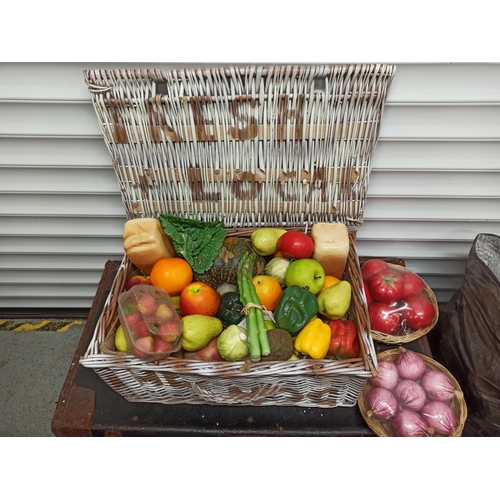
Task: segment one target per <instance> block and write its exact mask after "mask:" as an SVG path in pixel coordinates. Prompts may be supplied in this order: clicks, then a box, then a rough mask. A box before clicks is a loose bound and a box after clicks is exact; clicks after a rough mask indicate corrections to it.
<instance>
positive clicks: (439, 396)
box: [422, 370, 455, 401]
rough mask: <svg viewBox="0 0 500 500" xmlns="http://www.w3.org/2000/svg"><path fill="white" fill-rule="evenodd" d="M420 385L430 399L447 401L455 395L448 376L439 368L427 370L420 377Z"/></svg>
mask: <svg viewBox="0 0 500 500" xmlns="http://www.w3.org/2000/svg"><path fill="white" fill-rule="evenodd" d="M422 387H423V388H424V390H425V392H426V393H427V395H428V396H429V398H430V399H433V400H436V401H449V400H450V399H453V396H454V395H455V387H453V383H452V382H451V380H450V377H448V375H446V373H444V372H442V371H441V370H429V371H428V372H427V373H425V374H424V376H423V377H422Z"/></svg>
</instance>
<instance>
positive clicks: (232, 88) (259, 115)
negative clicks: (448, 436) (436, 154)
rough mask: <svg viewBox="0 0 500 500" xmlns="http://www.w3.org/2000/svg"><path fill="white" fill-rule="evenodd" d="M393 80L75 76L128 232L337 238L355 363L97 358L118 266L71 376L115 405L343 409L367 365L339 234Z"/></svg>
mask: <svg viewBox="0 0 500 500" xmlns="http://www.w3.org/2000/svg"><path fill="white" fill-rule="evenodd" d="M394 74H395V67H394V66H391V65H382V64H377V65H334V66H279V67H278V66H270V67H267V68H265V67H261V66H248V67H229V68H205V69H202V70H171V71H166V70H136V71H129V70H123V71H121V70H86V71H85V72H84V76H85V82H86V84H87V86H88V88H89V91H90V92H91V95H92V100H93V104H94V109H95V111H96V114H97V117H98V121H99V124H100V126H101V130H102V133H103V136H104V140H105V142H106V145H107V147H108V149H109V151H110V154H111V157H112V161H113V166H114V169H115V173H116V175H117V177H118V181H119V186H120V190H121V194H122V200H123V203H124V205H125V209H126V212H127V217H128V218H129V219H130V218H136V217H157V216H158V215H160V214H162V213H170V214H173V215H177V216H180V217H185V218H196V219H199V220H205V221H213V220H221V221H222V222H223V223H224V225H225V227H226V228H227V234H228V236H241V237H249V235H250V234H251V232H252V231H253V230H254V229H255V228H257V227H264V226H268V227H283V228H287V229H288V228H290V229H291V228H300V229H302V230H305V231H308V229H309V228H310V227H311V226H312V225H313V224H314V223H315V222H343V223H345V224H346V225H347V226H348V227H349V228H350V230H349V240H350V249H349V256H348V262H347V266H346V270H345V275H344V279H347V280H348V281H349V282H350V283H351V285H352V290H353V293H352V302H351V307H350V309H349V312H348V314H347V316H348V318H349V319H352V320H353V321H354V322H355V323H356V325H357V328H358V333H359V336H360V340H361V356H360V357H359V358H356V359H351V360H344V361H337V360H312V359H310V360H298V361H286V362H278V361H270V362H266V361H260V362H258V363H252V364H250V365H248V364H247V363H243V362H239V363H238V362H236V363H230V362H211V363H208V362H202V361H197V360H185V359H178V358H176V357H174V356H170V357H169V358H168V359H166V360H164V361H161V362H158V363H145V362H143V361H141V360H140V359H137V358H135V357H133V356H130V355H126V354H125V355H118V354H116V353H110V352H109V347H110V346H109V343H110V341H109V339H110V338H111V337H112V335H113V334H114V331H115V329H116V327H117V325H118V319H117V297H118V295H119V294H120V292H121V291H122V290H123V288H124V284H125V282H126V279H127V278H128V276H129V274H130V270H131V263H130V262H129V261H128V259H127V258H126V257H124V259H123V261H122V263H121V266H120V269H119V271H118V274H117V276H116V279H115V281H114V283H113V286H112V290H111V292H110V294H109V296H108V298H107V301H106V303H105V306H104V309H103V311H102V314H101V317H100V318H99V320H98V323H97V326H96V329H95V332H94V336H93V338H92V340H91V343H90V345H89V347H88V349H87V351H86V352H85V354H84V355H83V356H82V359H81V360H80V362H81V364H82V365H84V366H86V367H89V368H92V369H94V370H95V372H96V373H97V374H98V375H99V376H100V377H101V378H102V379H103V380H104V381H105V382H106V383H107V384H108V385H109V386H110V387H111V388H113V389H114V390H116V391H117V392H118V393H120V394H122V395H123V396H124V397H125V398H126V399H127V400H129V401H138V402H155V403H164V404H180V403H189V404H217V405H283V406H308V407H325V408H328V407H335V406H355V405H356V403H357V400H358V397H359V395H360V394H361V391H362V389H363V386H364V383H365V381H366V379H367V378H369V377H371V376H372V375H374V374H376V368H377V359H376V353H375V348H374V344H373V337H372V334H371V331H370V325H369V320H368V311H367V308H366V303H365V302H364V300H363V292H362V277H361V270H360V266H359V259H358V255H357V252H356V231H355V230H354V229H353V226H357V225H360V224H361V223H362V220H363V212H364V204H365V200H366V192H367V186H368V178H369V172H370V163H371V157H372V154H373V150H374V148H375V146H376V143H377V141H378V134H379V129H380V123H381V118H382V112H383V109H384V105H385V101H386V97H387V93H388V90H389V88H390V84H391V82H392V80H393V77H394ZM106 349H108V350H106Z"/></svg>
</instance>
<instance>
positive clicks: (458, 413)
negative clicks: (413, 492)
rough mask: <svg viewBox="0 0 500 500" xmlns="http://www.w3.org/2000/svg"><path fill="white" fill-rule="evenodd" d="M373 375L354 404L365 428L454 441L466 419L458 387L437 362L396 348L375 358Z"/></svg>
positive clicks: (385, 433) (390, 434) (387, 434)
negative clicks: (374, 374) (376, 370)
mask: <svg viewBox="0 0 500 500" xmlns="http://www.w3.org/2000/svg"><path fill="white" fill-rule="evenodd" d="M377 361H378V374H377V376H376V377H372V378H370V379H368V380H367V382H366V383H365V386H364V388H363V391H362V393H361V396H360V398H359V400H358V405H359V409H360V411H361V414H362V415H363V418H364V419H365V421H366V423H367V424H368V426H369V427H370V429H372V431H373V432H375V434H377V435H378V436H384V437H426V436H427V437H445V436H450V437H458V436H461V435H462V431H463V428H464V425H465V420H466V419H467V406H466V404H465V399H464V395H463V392H462V390H461V389H460V385H459V384H458V382H457V381H456V379H455V378H454V377H453V375H452V374H451V373H450V372H449V371H448V370H447V369H446V368H445V367H444V366H442V365H441V364H439V363H438V362H437V361H434V360H433V359H432V358H429V357H428V356H425V355H423V354H419V353H416V352H414V351H410V350H408V349H405V348H404V347H401V346H400V347H399V348H397V349H391V350H388V351H384V352H381V353H379V354H378V355H377Z"/></svg>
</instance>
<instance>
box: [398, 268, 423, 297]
mask: <svg viewBox="0 0 500 500" xmlns="http://www.w3.org/2000/svg"><path fill="white" fill-rule="evenodd" d="M402 276H403V281H404V287H403V297H402V298H403V299H407V298H408V297H418V296H419V295H421V294H422V292H423V291H424V282H423V280H422V278H421V277H420V276H418V275H417V274H414V273H409V272H408V273H403V274H402Z"/></svg>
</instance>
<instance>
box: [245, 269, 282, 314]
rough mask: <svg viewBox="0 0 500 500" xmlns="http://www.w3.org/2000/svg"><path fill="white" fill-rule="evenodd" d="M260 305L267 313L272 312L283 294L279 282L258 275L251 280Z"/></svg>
mask: <svg viewBox="0 0 500 500" xmlns="http://www.w3.org/2000/svg"><path fill="white" fill-rule="evenodd" d="M252 283H253V284H254V286H255V291H256V293H257V297H258V298H259V300H260V303H261V304H262V305H263V306H264V307H265V308H266V309H268V310H269V311H274V310H275V309H276V306H277V305H278V302H279V300H280V298H281V294H282V293H283V289H282V288H281V285H280V284H279V281H278V280H277V279H276V278H273V277H272V276H267V275H258V276H254V277H253V278H252Z"/></svg>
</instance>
